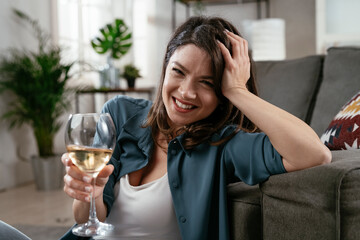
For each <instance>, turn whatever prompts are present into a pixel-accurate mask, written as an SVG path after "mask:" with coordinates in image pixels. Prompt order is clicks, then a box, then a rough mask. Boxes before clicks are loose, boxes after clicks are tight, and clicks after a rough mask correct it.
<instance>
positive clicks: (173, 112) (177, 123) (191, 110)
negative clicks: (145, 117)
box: [162, 44, 218, 128]
mask: <svg viewBox="0 0 360 240" xmlns="http://www.w3.org/2000/svg"><path fill="white" fill-rule="evenodd" d="M213 81H214V79H213V76H212V69H211V59H210V56H209V55H208V54H207V53H206V52H205V51H204V50H202V49H200V48H198V47H196V46H195V45H193V44H188V45H185V46H183V47H179V48H178V49H177V50H176V51H175V52H174V54H173V55H172V57H171V58H170V60H169V63H168V65H167V68H166V71H165V78H164V84H163V88H162V99H163V101H164V105H165V108H166V111H167V115H168V121H169V125H170V126H172V127H175V128H180V127H183V126H185V125H187V124H190V123H193V122H196V121H199V120H202V119H204V118H206V117H208V116H209V115H210V114H211V113H212V112H213V111H214V110H215V109H216V107H217V106H218V98H217V96H216V95H215V91H214V86H213Z"/></svg>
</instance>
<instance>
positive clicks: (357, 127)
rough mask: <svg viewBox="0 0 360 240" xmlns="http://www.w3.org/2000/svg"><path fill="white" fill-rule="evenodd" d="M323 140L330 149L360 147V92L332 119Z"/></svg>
mask: <svg viewBox="0 0 360 240" xmlns="http://www.w3.org/2000/svg"><path fill="white" fill-rule="evenodd" d="M321 141H322V142H323V143H324V144H325V145H326V146H327V147H328V148H329V149H330V150H346V149H358V148H360V92H358V93H357V94H356V95H355V96H354V97H352V98H351V100H350V101H349V102H348V103H346V104H345V105H344V106H343V107H342V108H341V110H340V112H339V113H338V114H337V115H336V116H335V117H334V119H333V120H332V121H331V123H330V125H329V126H328V128H327V129H326V130H325V133H324V134H323V135H322V136H321Z"/></svg>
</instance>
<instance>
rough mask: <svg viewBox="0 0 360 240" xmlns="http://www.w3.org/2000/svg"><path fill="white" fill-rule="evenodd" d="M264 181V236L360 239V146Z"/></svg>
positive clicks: (275, 238)
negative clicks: (328, 161)
mask: <svg viewBox="0 0 360 240" xmlns="http://www.w3.org/2000/svg"><path fill="white" fill-rule="evenodd" d="M331 152H332V156H333V160H332V162H331V163H330V164H325V165H321V166H317V167H313V168H308V169H305V170H302V171H295V172H290V173H285V174H279V175H274V176H271V177H270V178H269V180H268V181H266V182H264V183H262V184H261V185H260V190H261V191H262V193H263V198H262V210H263V212H262V214H263V239H264V240H278V239H292V240H303V239H324V240H325V239H326V240H338V239H346V240H357V239H360V228H359V223H360V204H359V199H360V191H359V184H358V183H359V181H360V149H356V150H349V151H331Z"/></svg>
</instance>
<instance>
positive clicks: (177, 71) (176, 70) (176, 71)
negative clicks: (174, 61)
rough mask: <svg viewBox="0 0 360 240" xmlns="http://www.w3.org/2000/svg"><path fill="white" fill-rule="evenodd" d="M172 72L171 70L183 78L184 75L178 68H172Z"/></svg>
mask: <svg viewBox="0 0 360 240" xmlns="http://www.w3.org/2000/svg"><path fill="white" fill-rule="evenodd" d="M172 70H173V71H174V72H175V73H176V74H179V75H182V76H184V73H183V72H182V71H181V70H180V69H178V68H173V69H172Z"/></svg>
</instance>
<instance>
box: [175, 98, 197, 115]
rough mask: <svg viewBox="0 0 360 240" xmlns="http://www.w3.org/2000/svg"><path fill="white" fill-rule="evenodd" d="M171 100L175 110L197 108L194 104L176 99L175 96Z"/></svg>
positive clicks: (181, 110)
mask: <svg viewBox="0 0 360 240" xmlns="http://www.w3.org/2000/svg"><path fill="white" fill-rule="evenodd" d="M173 100H174V104H175V108H176V110H178V111H180V112H190V111H192V110H193V109H195V108H197V107H196V106H195V105H193V104H191V103H187V102H184V101H181V100H180V99H177V98H175V97H173Z"/></svg>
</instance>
